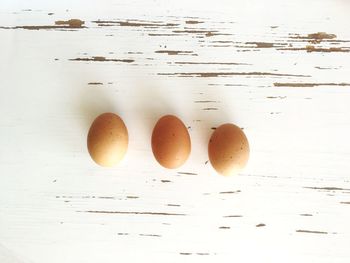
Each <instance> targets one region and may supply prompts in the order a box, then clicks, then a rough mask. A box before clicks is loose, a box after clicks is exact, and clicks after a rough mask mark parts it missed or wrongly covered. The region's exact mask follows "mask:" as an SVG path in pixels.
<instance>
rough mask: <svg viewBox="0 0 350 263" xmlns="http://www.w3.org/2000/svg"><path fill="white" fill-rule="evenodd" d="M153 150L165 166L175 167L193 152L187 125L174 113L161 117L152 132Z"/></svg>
mask: <svg viewBox="0 0 350 263" xmlns="http://www.w3.org/2000/svg"><path fill="white" fill-rule="evenodd" d="M152 151H153V154H154V157H155V158H156V159H157V161H158V162H159V163H160V165H162V166H163V167H165V168H169V169H174V168H177V167H180V166H181V165H182V164H184V163H185V161H186V160H187V158H188V156H189V155H190V152H191V140H190V135H189V134H188V131H187V128H186V126H185V125H184V124H183V122H182V121H181V120H180V119H179V118H177V117H176V116H173V115H166V116H163V117H162V118H160V119H159V120H158V122H157V124H156V125H155V127H154V129H153V133H152Z"/></svg>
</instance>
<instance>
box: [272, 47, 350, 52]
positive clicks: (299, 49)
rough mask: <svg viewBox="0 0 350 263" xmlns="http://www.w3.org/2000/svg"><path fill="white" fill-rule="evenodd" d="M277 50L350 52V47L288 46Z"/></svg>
mask: <svg viewBox="0 0 350 263" xmlns="http://www.w3.org/2000/svg"><path fill="white" fill-rule="evenodd" d="M277 50H288V51H303V50H304V51H306V52H309V53H310V52H326V53H329V52H350V48H348V47H330V48H319V47H315V46H306V47H296V48H294V47H288V48H277Z"/></svg>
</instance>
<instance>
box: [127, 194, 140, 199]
mask: <svg viewBox="0 0 350 263" xmlns="http://www.w3.org/2000/svg"><path fill="white" fill-rule="evenodd" d="M126 198H127V199H138V198H140V197H138V196H134V195H128V196H127V197H126Z"/></svg>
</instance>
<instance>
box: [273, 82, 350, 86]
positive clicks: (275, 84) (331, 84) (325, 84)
mask: <svg viewBox="0 0 350 263" xmlns="http://www.w3.org/2000/svg"><path fill="white" fill-rule="evenodd" d="M273 85H274V86H275V87H317V86H350V83H297V82H290V83H281V82H275V83H273Z"/></svg>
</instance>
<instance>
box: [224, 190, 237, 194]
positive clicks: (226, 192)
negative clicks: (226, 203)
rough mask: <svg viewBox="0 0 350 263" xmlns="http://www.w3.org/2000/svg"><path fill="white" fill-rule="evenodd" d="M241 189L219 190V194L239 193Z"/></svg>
mask: <svg viewBox="0 0 350 263" xmlns="http://www.w3.org/2000/svg"><path fill="white" fill-rule="evenodd" d="M240 192H241V190H236V191H224V192H219V194H237V193H240Z"/></svg>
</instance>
